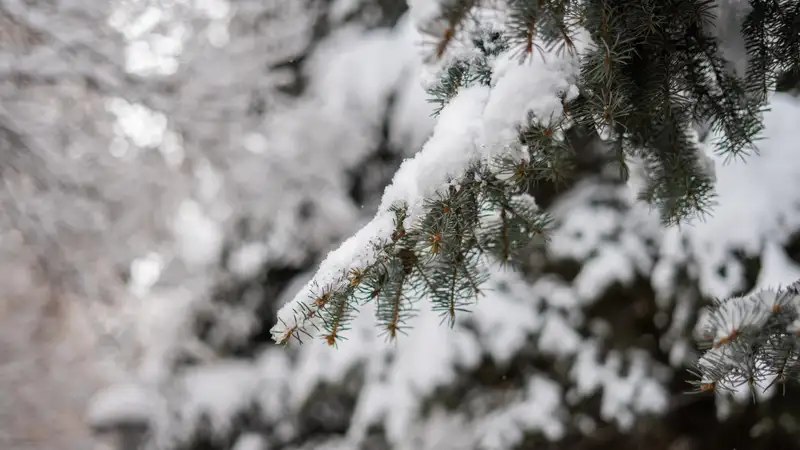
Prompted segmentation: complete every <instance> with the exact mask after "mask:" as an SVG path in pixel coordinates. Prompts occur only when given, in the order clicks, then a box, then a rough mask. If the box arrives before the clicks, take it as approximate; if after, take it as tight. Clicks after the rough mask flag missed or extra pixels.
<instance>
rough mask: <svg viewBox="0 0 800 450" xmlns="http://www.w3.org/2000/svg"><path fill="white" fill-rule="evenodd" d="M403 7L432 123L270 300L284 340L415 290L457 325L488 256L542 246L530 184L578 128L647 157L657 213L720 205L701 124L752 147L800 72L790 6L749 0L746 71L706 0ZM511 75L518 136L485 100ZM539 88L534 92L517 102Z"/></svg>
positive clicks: (399, 304)
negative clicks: (340, 235) (389, 179)
mask: <svg viewBox="0 0 800 450" xmlns="http://www.w3.org/2000/svg"><path fill="white" fill-rule="evenodd" d="M411 4H412V8H417V9H416V12H417V25H418V28H419V30H420V32H421V34H422V36H423V37H424V42H425V44H426V48H425V50H426V52H427V56H428V63H429V67H430V68H431V69H432V70H433V72H434V73H435V74H436V75H437V78H438V81H437V82H435V83H433V84H432V85H431V86H430V87H429V95H430V97H431V101H432V102H433V103H434V104H435V106H436V114H437V115H438V116H439V125H438V127H437V130H436V131H435V133H434V136H433V137H432V138H431V140H430V141H429V142H428V144H426V146H425V147H423V149H422V150H421V151H420V153H419V154H418V155H417V156H416V157H415V158H414V159H412V160H408V161H406V162H405V163H404V165H403V166H402V167H401V168H400V170H399V172H398V174H397V175H396V177H395V181H394V183H393V185H392V186H390V187H389V188H387V191H386V193H385V195H384V199H383V202H382V204H381V207H380V209H379V212H378V214H377V215H376V217H375V219H374V220H373V221H372V222H371V223H370V224H368V225H367V226H365V227H364V228H363V229H362V230H361V231H360V232H359V233H357V234H356V235H355V236H354V237H352V238H351V239H350V240H348V241H347V242H346V243H345V244H343V245H342V247H340V248H339V249H338V250H336V251H334V252H332V253H331V254H330V255H329V256H328V258H327V260H326V261H324V262H323V263H322V265H321V266H320V269H319V271H318V273H317V275H316V276H315V277H314V279H313V280H312V281H311V282H309V284H308V286H307V287H308V289H309V291H310V294H309V293H308V292H301V293H299V294H298V295H297V297H295V299H294V300H293V301H291V302H289V303H288V304H287V305H286V306H284V308H283V309H282V310H281V311H280V313H279V315H278V323H277V324H276V326H275V327H273V329H272V334H273V338H274V339H275V340H276V341H277V342H278V343H285V342H288V341H289V340H290V339H292V338H296V339H298V340H302V338H303V337H304V336H309V337H311V336H315V335H316V334H317V333H319V334H321V336H322V338H323V339H324V340H325V341H327V342H328V343H329V344H331V345H335V344H336V342H337V341H338V340H340V339H343V338H346V331H347V329H348V323H349V321H350V319H351V318H352V317H353V316H354V314H356V313H357V312H358V308H359V306H360V305H363V304H365V303H367V302H375V303H376V305H377V320H378V322H379V326H380V327H382V329H383V330H384V333H385V335H386V336H387V338H388V339H395V338H396V337H397V336H398V334H399V333H401V332H403V331H404V330H405V328H406V326H407V320H408V319H409V318H410V317H412V316H413V313H414V310H415V309H416V308H417V304H418V300H419V299H423V298H424V299H429V300H430V302H431V303H432V307H433V308H434V309H435V310H437V311H439V312H441V316H442V321H443V322H445V323H448V324H450V325H451V326H452V324H453V323H454V322H455V320H456V317H457V313H459V312H462V311H466V310H468V309H469V307H470V305H472V304H473V303H474V302H475V301H476V299H477V298H478V297H479V296H480V295H481V292H482V291H481V289H482V282H483V281H484V280H485V278H486V275H485V273H486V272H485V270H484V269H485V268H486V267H487V266H489V265H492V264H496V263H500V264H514V262H515V255H516V254H518V252H519V251H520V250H522V249H524V248H525V247H526V245H528V244H529V243H530V242H531V240H532V239H534V238H535V237H540V238H541V239H544V240H545V241H546V239H547V235H548V225H549V223H550V218H549V216H548V214H547V213H546V211H545V210H544V208H542V205H541V202H540V199H538V198H536V195H535V192H536V190H537V188H538V187H540V186H542V185H543V184H547V185H551V186H556V188H557V187H558V186H559V185H563V184H565V183H568V182H569V180H570V179H572V177H574V175H575V172H576V170H577V168H578V166H579V165H580V155H578V154H577V153H576V152H575V150H574V148H575V146H574V145H573V144H574V142H575V141H576V140H578V139H581V138H582V137H584V138H585V137H586V136H589V137H590V138H592V137H597V138H599V139H600V140H601V141H602V143H603V145H602V157H603V158H606V159H608V160H610V161H613V162H614V163H615V164H616V167H617V170H618V172H619V175H620V177H621V178H622V179H628V177H629V176H630V173H631V171H632V170H633V169H634V168H635V169H642V170H643V174H644V182H643V187H642V188H641V190H640V191H639V198H640V200H641V201H644V202H648V203H649V204H651V205H653V207H655V208H657V209H658V211H659V214H660V216H661V218H662V221H663V223H664V224H665V225H680V224H682V223H684V222H686V221H688V220H692V219H695V218H698V217H700V218H702V216H703V215H705V214H712V213H713V206H714V198H715V197H714V171H713V167H712V166H711V165H710V163H709V161H707V159H706V158H705V155H703V153H702V152H701V151H700V149H699V146H698V142H699V138H698V135H699V134H702V133H707V132H712V133H714V135H715V136H717V137H718V138H717V139H715V141H714V142H713V143H712V145H713V146H714V148H715V149H716V151H717V152H719V154H722V155H725V156H726V157H727V158H728V159H730V160H735V159H743V158H746V157H749V156H751V155H753V154H754V153H757V140H758V138H759V132H760V131H761V125H762V124H761V114H762V112H763V111H764V108H765V105H766V102H767V100H768V98H769V96H770V93H771V92H772V90H774V88H775V85H776V83H777V82H778V80H779V79H780V78H781V77H784V76H786V75H787V74H792V73H797V72H798V71H799V70H800V32H798V30H800V2H798V1H791V0H771V1H761V0H751V1H750V10H749V11H748V12H747V14H746V17H744V19H743V21H742V26H741V34H742V36H743V38H744V42H745V44H746V45H745V47H746V52H747V67H746V70H744V71H737V70H736V68H735V67H734V65H733V64H732V63H731V62H730V61H728V60H726V58H725V57H724V56H723V54H722V53H723V52H722V51H721V45H722V44H723V43H722V42H720V39H719V38H718V37H717V36H716V35H715V34H714V22H715V20H716V17H717V12H718V11H717V10H718V8H719V5H718V4H717V3H716V2H714V1H711V0H644V1H642V0H636V1H633V0H583V1H578V0H549V1H548V0H506V1H488V0H487V1H479V0H449V1H438V2H427V3H426V4H425V5H424V7H423V5H422V4H420V5H419V6H417V5H415V4H414V2H411ZM512 62H513V63H512ZM514 65H516V66H517V67H516V68H515V67H513V66H514ZM514 70H517V73H516V75H515V74H511V75H509V74H510V73H511V72H513V71H514ZM525 70H527V72H525ZM512 75H515V76H518V78H520V77H521V79H522V80H523V81H522V82H519V79H518V80H515V81H518V83H517V84H513V83H511V81H508V80H509V79H511V78H513V76H512ZM525 76H529V77H530V78H527V79H525V78H524V77H525ZM504 77H505V78H504ZM537 77H538V78H537ZM504 83H505V84H504ZM537 83H538V85H539V86H533V87H531V85H537ZM515 88H516V89H520V92H519V93H518V97H520V98H518V99H517V100H519V101H522V102H528V105H529V106H530V105H533V107H531V108H529V109H528V110H527V111H526V113H527V114H526V115H525V117H524V118H520V119H516V118H514V120H516V121H517V122H516V127H515V130H516V132H515V133H513V135H512V134H511V133H507V132H506V131H507V130H502V129H500V128H502V127H503V126H504V125H505V123H504V122H502V121H500V122H497V121H496V120H495V118H493V117H492V114H495V115H496V114H497V111H496V110H492V109H491V108H492V107H494V108H495V109H501V110H502V109H503V104H502V103H501V102H499V101H498V102H495V103H494V105H493V104H492V101H493V99H494V98H496V97H501V98H502V97H503V95H506V100H508V99H509V98H511V97H513V96H509V95H508V92H507V91H508V90H509V89H512V90H513V89H515ZM504 89H505V91H503V90H504ZM536 89H539V91H542V92H544V91H548V90H549V91H548V92H544V93H542V92H539V91H537V90H536ZM532 93H534V94H535V93H538V94H541V96H536V97H532V98H525V96H526V95H533V94H532ZM487 98H488V100H486V99H487ZM476 99H477V100H476ZM487 104H488V106H487ZM475 105H478V106H475ZM512 109H513V108H512ZM492 120H495V122H492ZM493 123H498V126H497V128H498V129H494V128H493V127H492V124H493ZM476 124H477V125H476ZM459 126H461V127H463V129H461V130H459V129H458V128H459ZM481 127H483V128H481ZM475 128H478V129H479V131H475ZM459 133H460V134H461V136H458V137H457V138H453V137H451V135H454V136H455V135H458V134H459ZM633 166H635V167H633ZM706 384H707V383H706ZM703 386H705V384H703Z"/></svg>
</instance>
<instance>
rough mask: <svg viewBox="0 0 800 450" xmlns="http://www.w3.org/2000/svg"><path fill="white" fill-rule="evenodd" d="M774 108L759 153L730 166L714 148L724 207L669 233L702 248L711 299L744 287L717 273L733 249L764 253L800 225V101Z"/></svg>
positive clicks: (777, 99)
mask: <svg viewBox="0 0 800 450" xmlns="http://www.w3.org/2000/svg"><path fill="white" fill-rule="evenodd" d="M769 107H770V110H769V111H767V112H766V113H765V114H764V124H765V131H764V136H763V140H761V141H759V142H758V148H759V154H757V155H752V156H750V157H748V158H747V159H746V160H745V161H741V160H734V161H732V162H729V163H727V164H726V163H725V162H724V161H725V157H724V156H721V155H716V154H714V153H713V152H714V149H713V148H709V149H708V152H709V157H710V158H712V159H713V160H714V162H715V164H716V172H717V182H716V190H717V193H718V199H717V203H718V205H717V206H716V207H715V208H714V210H713V214H712V215H711V216H710V217H709V218H707V219H706V220H705V221H703V222H697V223H695V224H692V225H687V226H686V227H685V228H683V229H672V230H669V231H668V234H669V233H679V234H682V235H684V236H686V237H687V238H688V239H689V243H690V248H692V249H697V250H695V251H693V256H694V257H695V258H696V259H697V262H698V266H697V268H698V270H699V271H700V273H699V274H698V275H699V277H700V287H701V289H702V290H703V292H704V293H706V294H708V295H709V296H713V297H718V298H725V297H728V296H730V295H731V294H732V293H733V292H734V291H735V290H736V289H737V288H738V285H737V283H738V278H739V277H737V276H731V277H727V278H721V277H720V276H719V275H718V274H717V268H718V267H719V266H720V265H724V264H725V263H726V262H727V261H729V260H730V251H731V250H733V249H737V248H739V249H742V250H744V251H745V252H747V254H750V255H753V254H759V253H761V251H762V250H763V248H764V245H765V244H766V243H767V242H775V243H776V244H782V243H783V241H784V240H785V239H786V238H787V237H788V236H789V234H790V233H791V231H792V230H796V229H797V228H798V226H800V210H798V208H797V206H796V205H797V198H796V194H795V193H796V192H800V164H795V163H794V161H797V158H795V156H796V145H795V142H796V140H797V138H796V136H797V123H798V117H800V104H799V103H798V102H797V99H796V98H794V97H791V96H790V95H788V94H782V93H778V94H775V95H773V96H772V98H771V101H770V103H769ZM710 139H713V136H712V137H710ZM734 224H735V226H734ZM733 269H734V270H741V269H740V268H739V267H733ZM789 281H792V280H783V282H785V283H788V282H789Z"/></svg>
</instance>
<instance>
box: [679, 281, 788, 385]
mask: <svg viewBox="0 0 800 450" xmlns="http://www.w3.org/2000/svg"><path fill="white" fill-rule="evenodd" d="M699 325H700V327H701V330H702V331H701V337H702V340H701V345H702V346H704V347H705V348H706V351H705V353H704V354H703V356H702V357H701V358H700V359H699V361H698V362H697V364H696V367H695V369H694V373H695V375H696V377H697V380H695V381H694V382H693V384H694V385H695V387H696V388H697V390H699V391H701V392H702V391H736V390H738V389H739V388H740V387H746V388H747V389H749V390H750V392H751V393H752V395H753V396H754V398H755V395H756V391H755V389H756V388H761V389H762V390H763V391H767V390H768V389H769V388H771V387H772V386H774V385H775V384H776V383H777V384H782V385H785V383H786V382H787V381H789V380H792V379H794V380H797V379H798V378H800V341H799V340H798V336H800V280H798V281H796V282H794V283H793V284H791V285H789V286H788V287H786V288H784V289H777V290H775V289H767V290H763V291H760V292H756V293H754V294H752V295H748V296H744V297H733V298H729V299H725V300H722V301H718V302H716V304H715V305H714V306H713V307H712V308H711V309H710V310H709V311H708V312H707V314H706V316H705V317H704V320H703V321H701V323H700V324H699Z"/></svg>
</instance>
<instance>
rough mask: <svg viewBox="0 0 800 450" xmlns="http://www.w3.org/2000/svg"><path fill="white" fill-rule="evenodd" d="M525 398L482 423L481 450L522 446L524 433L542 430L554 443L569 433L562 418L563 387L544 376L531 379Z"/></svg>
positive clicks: (499, 449)
mask: <svg viewBox="0 0 800 450" xmlns="http://www.w3.org/2000/svg"><path fill="white" fill-rule="evenodd" d="M523 395H524V397H523V398H522V399H521V400H520V401H518V402H515V403H513V404H512V405H510V406H509V407H507V408H505V409H503V410H501V411H498V412H496V413H492V414H490V415H489V417H487V418H486V420H485V421H483V422H482V423H481V426H480V428H479V429H478V431H477V432H478V434H479V435H480V436H482V437H481V439H480V441H479V442H480V444H479V446H478V448H479V449H481V450H503V449H507V448H513V447H514V446H516V445H519V444H520V442H521V441H522V439H523V437H524V431H525V430H531V431H534V430H535V431H541V432H542V434H544V436H545V437H546V438H547V439H549V440H551V441H554V440H557V439H559V438H561V437H563V436H564V434H565V433H566V430H565V427H564V423H563V421H562V420H561V418H560V417H559V416H560V414H559V412H560V409H561V405H562V403H561V387H560V386H559V385H558V384H557V383H556V382H554V381H552V380H549V379H547V378H544V377H541V376H535V375H534V376H532V377H531V378H530V379H529V380H528V383H527V386H526V389H525V391H524V394H523Z"/></svg>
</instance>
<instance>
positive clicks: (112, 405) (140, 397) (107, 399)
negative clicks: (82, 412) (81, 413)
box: [87, 383, 156, 429]
mask: <svg viewBox="0 0 800 450" xmlns="http://www.w3.org/2000/svg"><path fill="white" fill-rule="evenodd" d="M155 405H156V403H155V400H154V397H153V395H152V393H151V392H149V391H148V390H146V389H145V388H144V387H142V386H139V385H137V384H130V383H129V384H122V383H120V384H116V385H113V386H110V387H108V388H106V389H105V390H102V391H100V392H99V393H97V394H96V395H95V396H94V398H93V399H92V401H91V403H90V404H89V406H88V409H87V421H88V422H89V424H90V425H91V426H92V427H94V428H96V429H112V428H115V427H119V426H125V425H128V426H132V425H138V426H143V427H146V426H147V425H148V424H149V422H150V421H151V418H152V411H153V409H154V406H155Z"/></svg>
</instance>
